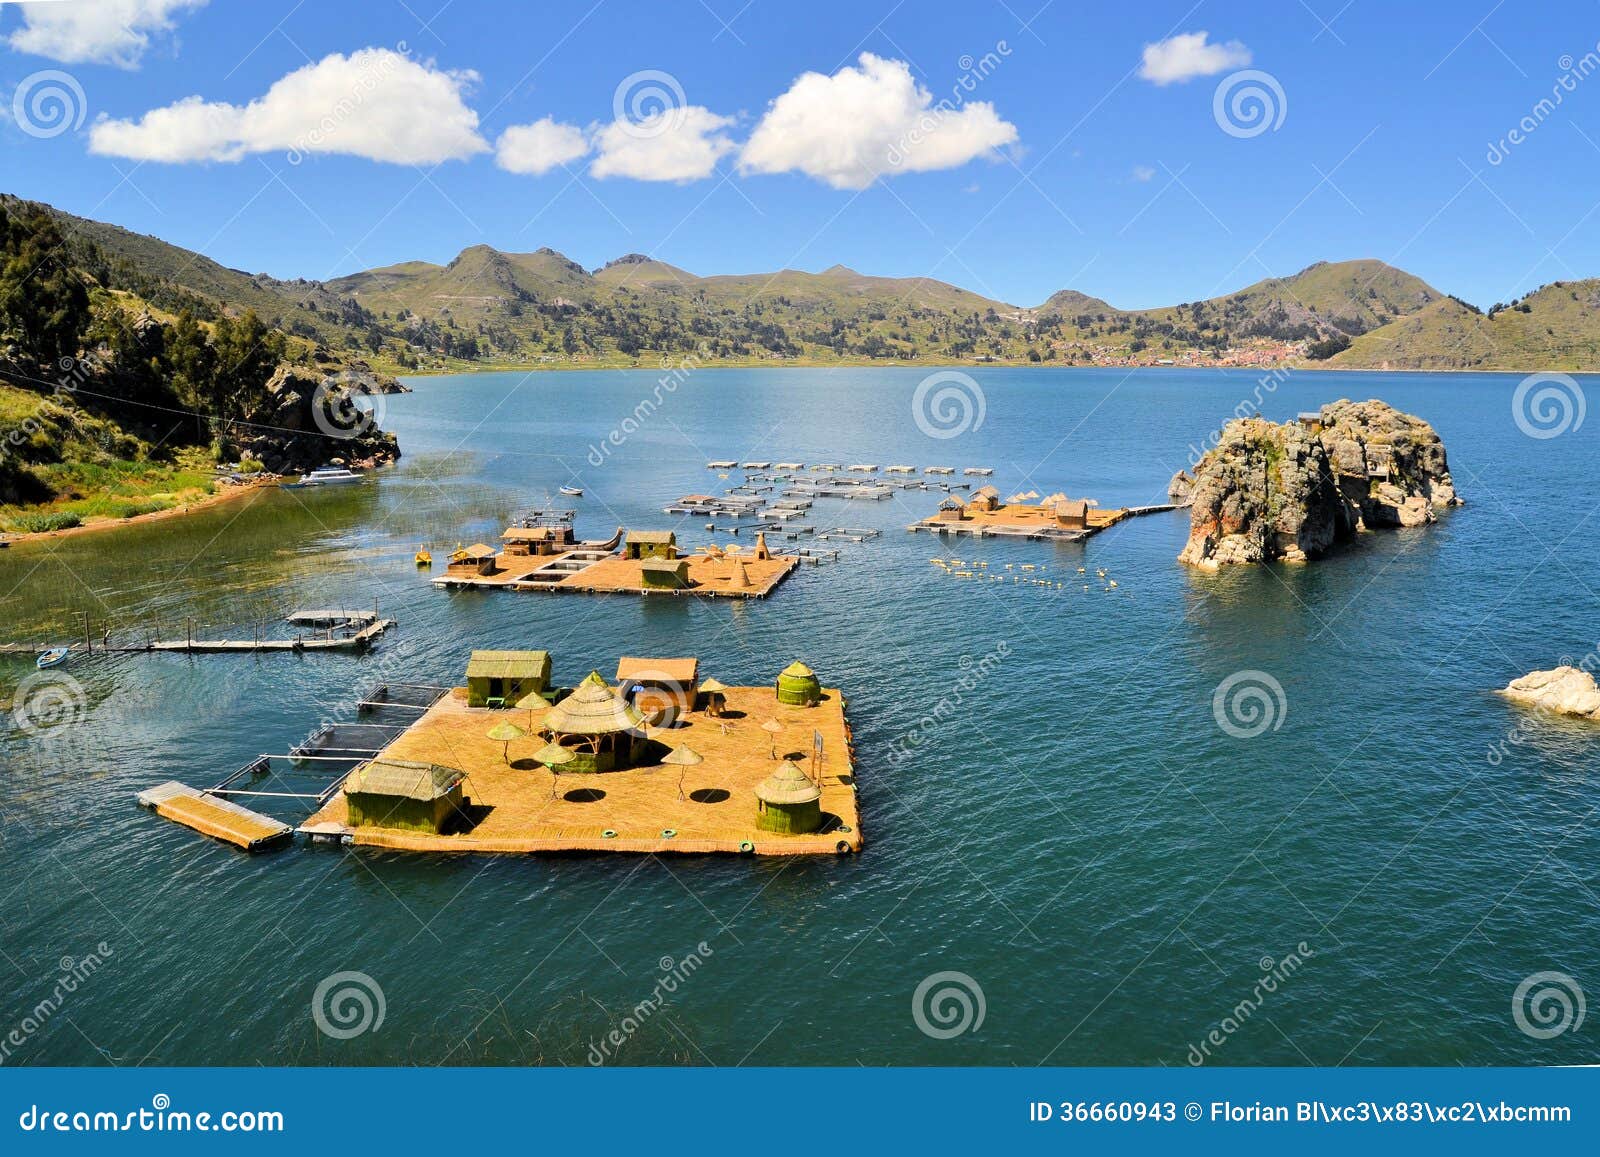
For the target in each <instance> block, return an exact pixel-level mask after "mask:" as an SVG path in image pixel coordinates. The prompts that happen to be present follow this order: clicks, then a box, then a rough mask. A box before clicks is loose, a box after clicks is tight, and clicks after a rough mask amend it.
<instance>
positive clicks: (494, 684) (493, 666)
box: [467, 651, 550, 707]
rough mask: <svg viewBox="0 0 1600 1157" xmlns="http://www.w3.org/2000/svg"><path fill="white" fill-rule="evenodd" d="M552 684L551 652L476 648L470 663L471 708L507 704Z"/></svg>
mask: <svg viewBox="0 0 1600 1157" xmlns="http://www.w3.org/2000/svg"><path fill="white" fill-rule="evenodd" d="M549 685H550V653H549V652H548V651H474V652H472V659H471V661H470V662H468V663H467V706H468V707H505V706H506V705H508V704H516V703H518V702H520V701H521V700H523V699H525V698H526V697H527V696H529V695H542V694H544V691H545V688H546V687H548V686H549Z"/></svg>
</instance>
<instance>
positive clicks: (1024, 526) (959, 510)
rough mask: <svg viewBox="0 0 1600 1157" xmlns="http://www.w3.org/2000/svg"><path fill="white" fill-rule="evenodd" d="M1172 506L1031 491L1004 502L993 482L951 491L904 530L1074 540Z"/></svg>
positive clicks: (1061, 540)
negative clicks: (1104, 504)
mask: <svg viewBox="0 0 1600 1157" xmlns="http://www.w3.org/2000/svg"><path fill="white" fill-rule="evenodd" d="M1176 509H1177V507H1176V506H1175V505H1172V504H1170V503H1165V504H1162V505H1157V506H1127V507H1120V508H1117V509H1114V510H1104V509H1101V507H1100V504H1099V503H1098V502H1096V501H1095V500H1094V499H1092V498H1068V497H1067V496H1066V495H1065V494H1061V493H1056V494H1051V495H1049V496H1048V497H1046V498H1042V499H1041V498H1040V497H1039V495H1038V494H1036V493H1034V492H1033V491H1028V492H1027V493H1024V494H1013V495H1012V496H1011V497H1010V498H1007V499H1005V500H1004V501H1002V500H1001V498H1000V492H999V491H998V490H996V489H995V488H994V487H993V486H980V487H979V488H978V489H977V490H975V491H973V492H972V495H971V497H970V498H966V499H962V498H958V497H956V496H955V495H951V496H950V497H949V498H946V499H945V500H944V501H943V502H941V503H940V504H939V509H938V511H937V512H936V513H934V514H932V515H930V516H929V517H927V518H924V519H923V520H922V521H920V522H914V523H912V524H911V525H910V526H908V527H907V528H906V529H907V530H913V531H923V530H926V531H932V532H933V533H936V534H954V535H971V536H973V537H976V538H990V537H995V538H1026V539H1033V540H1042V539H1050V540H1054V541H1057V542H1078V541H1081V540H1082V539H1086V538H1089V537H1090V536H1091V535H1095V534H1098V533H1100V531H1102V530H1105V529H1106V528H1107V527H1109V526H1115V525H1116V524H1117V523H1119V522H1122V521H1124V520H1125V519H1129V518H1135V517H1138V516H1139V515H1142V514H1156V513H1159V512H1161V511H1165V510H1176Z"/></svg>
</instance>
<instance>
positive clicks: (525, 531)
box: [500, 526, 566, 542]
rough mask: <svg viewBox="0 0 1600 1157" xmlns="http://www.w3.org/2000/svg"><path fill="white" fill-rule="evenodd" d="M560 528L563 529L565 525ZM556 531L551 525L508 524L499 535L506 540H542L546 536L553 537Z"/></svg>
mask: <svg viewBox="0 0 1600 1157" xmlns="http://www.w3.org/2000/svg"><path fill="white" fill-rule="evenodd" d="M561 530H562V531H565V530H566V527H562V528H561ZM557 533H558V532H557V530H556V528H555V527H553V526H508V527H506V532H505V533H504V534H502V535H501V536H500V537H501V538H503V539H505V540H506V541H507V542H543V541H544V540H545V539H547V538H555V537H556V535H557Z"/></svg>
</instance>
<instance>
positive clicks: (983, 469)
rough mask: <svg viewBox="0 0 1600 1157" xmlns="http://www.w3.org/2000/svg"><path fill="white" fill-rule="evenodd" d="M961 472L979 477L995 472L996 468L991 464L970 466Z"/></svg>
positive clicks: (985, 476)
mask: <svg viewBox="0 0 1600 1157" xmlns="http://www.w3.org/2000/svg"><path fill="white" fill-rule="evenodd" d="M961 473H963V474H972V475H976V476H977V477H979V478H987V477H989V475H991V474H993V473H994V469H993V468H992V467H989V466H968V467H967V468H966V469H965V470H963V471H962V472H961Z"/></svg>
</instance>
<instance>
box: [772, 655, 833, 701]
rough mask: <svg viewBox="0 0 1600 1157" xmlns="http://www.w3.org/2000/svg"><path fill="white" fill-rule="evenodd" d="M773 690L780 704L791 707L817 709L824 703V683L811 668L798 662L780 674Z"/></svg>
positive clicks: (791, 664)
mask: <svg viewBox="0 0 1600 1157" xmlns="http://www.w3.org/2000/svg"><path fill="white" fill-rule="evenodd" d="M773 690H774V691H775V692H776V693H777V696H778V702H779V703H787V704H789V705H790V706H791V707H815V706H816V705H817V704H818V703H820V702H822V683H821V682H820V681H819V680H818V679H817V676H816V674H815V673H814V672H813V671H812V670H811V668H810V667H807V666H806V665H805V664H804V663H801V662H799V661H798V660H797V661H795V662H793V663H790V664H789V665H788V666H787V667H785V668H784V669H783V670H782V671H780V672H779V673H778V679H777V682H776V683H775V684H774V687H773Z"/></svg>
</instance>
